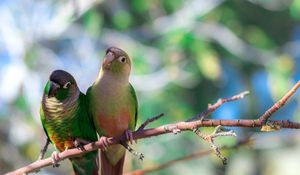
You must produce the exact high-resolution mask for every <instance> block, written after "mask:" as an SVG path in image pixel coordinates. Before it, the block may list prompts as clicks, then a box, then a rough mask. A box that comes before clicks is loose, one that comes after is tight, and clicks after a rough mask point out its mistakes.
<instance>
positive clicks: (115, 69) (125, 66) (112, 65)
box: [102, 47, 131, 76]
mask: <svg viewBox="0 0 300 175" xmlns="http://www.w3.org/2000/svg"><path fill="white" fill-rule="evenodd" d="M102 70H103V71H104V73H105V72H110V73H113V74H120V75H126V76H129V74H130V70H131V60H130V58H129V56H128V55H127V53H126V52H125V51H123V50H121V49H119V48H116V47H110V48H108V49H107V50H106V55H105V57H104V60H103V64H102Z"/></svg>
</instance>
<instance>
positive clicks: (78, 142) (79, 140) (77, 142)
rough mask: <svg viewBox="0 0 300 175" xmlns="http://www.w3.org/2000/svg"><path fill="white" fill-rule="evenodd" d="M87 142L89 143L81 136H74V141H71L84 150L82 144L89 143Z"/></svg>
mask: <svg viewBox="0 0 300 175" xmlns="http://www.w3.org/2000/svg"><path fill="white" fill-rule="evenodd" d="M89 143H90V142H89V141H87V140H84V139H81V138H75V139H74V142H73V144H74V146H75V147H76V148H77V149H79V150H81V151H86V150H85V148H84V145H86V144H89Z"/></svg>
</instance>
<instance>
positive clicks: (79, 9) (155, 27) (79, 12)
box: [0, 0, 300, 175]
mask: <svg viewBox="0 0 300 175" xmlns="http://www.w3.org/2000/svg"><path fill="white" fill-rule="evenodd" d="M299 20H300V1H299V0H295V1H291V0H272V1H266V0H248V1H246V0H245V1H240V0H231V1H225V0H152V1H142V0H123V1H121V0H109V1H104V0H43V1H34V0H1V1H0V174H3V173H4V172H7V171H10V170H13V169H16V168H19V167H22V166H25V165H27V164H29V163H30V162H33V161H35V160H36V159H37V157H38V154H39V150H40V149H41V147H42V145H43V143H44V141H45V138H46V137H45V135H44V133H43V129H42V126H41V123H40V120H39V105H40V99H41V95H42V90H43V87H44V85H45V82H46V81H47V79H48V76H49V74H50V73H51V72H52V71H53V70H55V69H64V70H67V71H69V72H70V73H72V74H73V75H74V76H75V78H76V80H77V82H78V84H79V87H80V89H81V90H82V91H83V92H85V91H86V89H87V88H88V87H89V86H90V85H91V83H92V82H93V81H94V79H95V77H96V75H97V73H98V71H99V68H100V64H101V62H102V58H103V56H104V53H105V50H106V48H108V47H109V46H117V47H120V48H122V49H124V50H126V51H127V52H128V53H129V55H130V56H131V58H132V60H133V72H132V76H131V82H132V84H133V86H134V87H135V89H136V91H137V95H138V100H139V116H140V117H139V121H138V124H140V123H141V122H143V121H145V120H146V119H147V118H149V117H151V116H154V115H157V114H159V113H162V112H163V113H165V115H166V116H165V117H164V118H162V119H160V120H158V121H156V122H155V123H153V124H151V126H152V127H155V126H159V125H162V124H166V123H171V122H177V121H183V120H186V119H188V118H189V117H191V116H193V115H195V114H197V113H199V112H201V111H203V110H205V109H206V108H207V105H208V104H210V103H214V102H215V101H216V100H217V99H218V98H219V97H229V96H232V95H234V94H237V93H239V92H242V91H244V90H249V91H250V92H251V94H250V95H249V96H247V98H245V99H243V100H240V101H237V102H232V103H227V104H225V105H224V106H222V107H221V108H220V109H218V110H217V111H216V112H215V113H213V115H211V116H210V117H211V118H223V119H237V118H240V119H243V118H250V119H251V118H252V119H254V118H257V117H258V116H259V115H261V114H262V113H263V112H264V111H265V110H266V109H267V108H268V107H270V106H271V105H272V104H273V103H274V102H275V101H277V100H278V99H279V98H280V97H282V96H283V95H284V93H285V92H287V91H288V90H289V88H291V87H292V85H293V84H294V83H295V82H296V81H298V80H299V79H300V70H299V66H300V23H299ZM299 100H300V96H299V95H297V94H296V95H295V96H294V97H293V98H292V99H291V101H289V102H288V104H287V105H286V106H285V107H283V108H282V109H280V111H278V112H277V113H276V114H275V115H274V116H273V118H274V119H289V120H293V121H300V113H299V109H298V108H299V102H298V101H299ZM234 129H235V130H236V132H237V134H238V137H237V138H221V139H219V140H218V142H217V144H218V145H227V146H230V145H234V144H235V143H236V142H237V141H238V140H240V139H243V138H245V137H247V136H251V137H252V138H253V139H254V143H253V145H249V146H246V147H241V148H239V149H235V150H232V151H230V152H228V151H227V152H224V154H225V155H226V156H227V158H228V159H229V160H228V165H227V166H223V165H222V162H221V161H220V160H219V159H218V158H217V156H216V155H214V154H211V155H208V156H205V157H201V158H199V159H195V160H191V161H185V162H182V163H179V164H176V165H174V166H171V167H169V168H167V169H163V170H160V171H156V172H153V173H151V174H153V175H156V174H185V175H193V174H205V175H222V174H224V175H241V174H243V175H258V174H261V175H270V174H272V175H282V174H285V175H298V174H299V172H298V171H296V170H297V169H298V168H299V164H300V156H299V155H300V139H299V138H300V130H299V131H297V130H281V131H279V132H269V133H261V132H259V129H239V128H234ZM202 130H203V131H204V132H209V131H211V129H210V130H207V129H202ZM134 148H135V149H136V150H137V151H139V152H142V153H144V155H145V160H144V161H142V162H141V161H139V160H137V159H136V158H135V157H134V156H132V155H130V154H127V160H126V165H125V172H130V171H132V170H136V169H143V168H146V167H151V166H154V165H157V164H161V163H163V162H166V161H168V160H172V159H176V158H179V157H182V156H186V155H189V154H191V153H194V152H197V151H200V150H206V149H209V145H208V144H207V143H205V142H204V141H203V140H201V139H199V138H197V137H196V136H195V135H194V134H192V133H183V134H179V135H176V136H174V135H163V136H159V137H155V138H150V139H144V140H141V141H139V143H138V145H135V146H134ZM52 151H54V149H53V147H52V146H51V147H50V150H49V151H48V154H47V156H49V155H50V154H51V152H52ZM70 173H71V166H70V163H69V162H68V161H67V160H66V161H64V162H63V163H62V165H61V166H60V167H59V168H52V167H47V168H44V169H42V170H41V171H40V172H39V174H45V175H50V174H70Z"/></svg>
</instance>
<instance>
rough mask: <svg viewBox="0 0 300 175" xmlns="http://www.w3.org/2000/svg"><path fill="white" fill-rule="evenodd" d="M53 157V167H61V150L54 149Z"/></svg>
mask: <svg viewBox="0 0 300 175" xmlns="http://www.w3.org/2000/svg"><path fill="white" fill-rule="evenodd" d="M51 159H52V165H53V167H54V168H55V167H59V164H58V162H59V161H61V158H60V157H59V152H57V151H53V153H52V154H51Z"/></svg>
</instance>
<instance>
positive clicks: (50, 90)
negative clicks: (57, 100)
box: [48, 81, 60, 97]
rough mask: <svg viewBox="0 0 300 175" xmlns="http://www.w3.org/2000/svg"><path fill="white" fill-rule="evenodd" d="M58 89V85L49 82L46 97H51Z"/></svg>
mask: <svg viewBox="0 0 300 175" xmlns="http://www.w3.org/2000/svg"><path fill="white" fill-rule="evenodd" d="M59 88H60V86H59V84H57V83H55V82H53V81H50V89H49V91H48V97H53V96H54V95H55V94H56V92H57V90H58V89H59Z"/></svg>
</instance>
